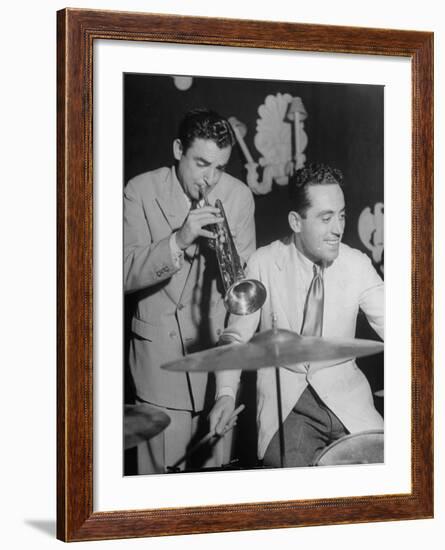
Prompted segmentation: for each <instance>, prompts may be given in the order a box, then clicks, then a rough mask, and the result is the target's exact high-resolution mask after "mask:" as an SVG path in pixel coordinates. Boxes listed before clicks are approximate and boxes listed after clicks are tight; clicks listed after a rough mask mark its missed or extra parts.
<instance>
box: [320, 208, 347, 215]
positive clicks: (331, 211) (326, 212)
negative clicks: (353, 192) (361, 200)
mask: <svg viewBox="0 0 445 550" xmlns="http://www.w3.org/2000/svg"><path fill="white" fill-rule="evenodd" d="M345 210H346V206H343V208H342V209H341V210H339V212H340V213H342V212H344V211H345ZM328 214H335V210H321V211H320V212H319V213H318V214H317V216H319V217H320V218H321V217H322V216H327V215H328Z"/></svg>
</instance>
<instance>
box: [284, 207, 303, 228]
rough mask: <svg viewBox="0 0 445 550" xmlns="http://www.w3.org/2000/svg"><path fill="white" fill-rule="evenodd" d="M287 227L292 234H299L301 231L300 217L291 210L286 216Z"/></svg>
mask: <svg viewBox="0 0 445 550" xmlns="http://www.w3.org/2000/svg"><path fill="white" fill-rule="evenodd" d="M287 219H288V221H289V227H290V228H291V229H292V231H293V232H294V233H300V231H301V216H300V214H299V213H298V212H295V210H291V211H290V212H289V216H288V218H287Z"/></svg>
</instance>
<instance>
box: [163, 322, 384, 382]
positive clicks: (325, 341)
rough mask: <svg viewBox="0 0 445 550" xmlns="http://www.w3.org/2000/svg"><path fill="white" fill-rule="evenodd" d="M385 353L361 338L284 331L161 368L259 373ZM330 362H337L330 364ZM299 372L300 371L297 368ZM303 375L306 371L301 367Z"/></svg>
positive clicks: (276, 330)
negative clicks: (266, 369) (260, 371)
mask: <svg viewBox="0 0 445 550" xmlns="http://www.w3.org/2000/svg"><path fill="white" fill-rule="evenodd" d="M381 351H383V343H382V342H376V341H374V340H362V339H358V338H348V339H344V338H342V339H340V338H318V337H313V336H300V335H299V334H297V333H295V332H291V331H289V330H284V329H271V330H267V331H265V332H261V333H259V334H256V335H255V336H254V337H253V338H252V339H251V340H250V342H248V343H247V344H229V345H226V346H220V347H216V348H212V349H209V350H205V351H200V352H197V353H191V354H190V355H187V356H186V357H184V358H182V359H179V360H177V361H171V362H170V363H166V364H164V365H162V367H161V368H163V369H166V370H169V371H177V372H217V371H220V370H247V371H252V370H258V369H261V368H264V367H284V366H290V365H295V364H298V363H311V366H312V367H313V368H314V369H315V368H326V367H329V366H333V365H334V364H338V363H340V362H342V361H346V360H348V359H351V358H354V357H364V356H366V355H373V354H375V353H380V352H381ZM326 361H334V363H332V364H326ZM296 370H298V368H297V369H296ZM301 372H306V371H305V369H304V368H303V367H301Z"/></svg>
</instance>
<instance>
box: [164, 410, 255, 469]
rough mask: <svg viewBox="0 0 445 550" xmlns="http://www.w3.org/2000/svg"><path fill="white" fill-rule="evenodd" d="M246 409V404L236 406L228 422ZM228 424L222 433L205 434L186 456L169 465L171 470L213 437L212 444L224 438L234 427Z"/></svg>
mask: <svg viewBox="0 0 445 550" xmlns="http://www.w3.org/2000/svg"><path fill="white" fill-rule="evenodd" d="M244 409H245V405H240V406H239V407H238V408H236V409H235V410H234V411H233V413H232V414H231V415H230V416H229V418H228V419H227V424H229V422H230V421H231V420H233V419H234V418H236V417H237V416H238V414H239V413H240V412H241V411H243V410H244ZM227 424H226V426H225V428H224V430H223V432H222V433H221V434H215V433H214V432H212V431H210V432H209V433H208V434H207V435H205V436H204V437H203V438H202V439H200V440H199V441H198V442H197V443H195V445H193V447H191V449H189V450H188V451H187V452H186V453H185V455H184V456H182V457H181V458H180V459H179V460H177V461H176V462H175V463H174V464H173V466H169V467H168V469H169V470H175V469H176V468H177V467H178V466H179V464H182V463H183V462H184V461H185V460H187V458H188V457H189V456H190V455H191V454H193V453H194V452H195V451H196V450H197V449H199V448H200V447H202V446H203V445H205V444H206V443H208V442H210V441H211V440H212V439H214V441H212V445H214V444H215V443H216V442H217V441H219V440H220V439H221V438H223V437H224V436H225V435H226V434H227V433H228V432H229V431H230V430H232V429H233V426H230V428H228V427H227Z"/></svg>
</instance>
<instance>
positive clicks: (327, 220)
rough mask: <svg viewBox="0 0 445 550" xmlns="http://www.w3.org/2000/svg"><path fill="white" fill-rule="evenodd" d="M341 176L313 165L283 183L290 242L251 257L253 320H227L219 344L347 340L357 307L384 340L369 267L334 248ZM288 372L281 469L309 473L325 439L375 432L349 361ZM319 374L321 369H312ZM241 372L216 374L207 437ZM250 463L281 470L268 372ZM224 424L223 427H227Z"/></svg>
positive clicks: (364, 387)
mask: <svg viewBox="0 0 445 550" xmlns="http://www.w3.org/2000/svg"><path fill="white" fill-rule="evenodd" d="M342 182H343V176H342V174H341V172H340V171H339V170H336V169H332V168H330V167H329V166H326V165H321V164H312V165H309V166H308V167H306V168H303V169H301V170H298V171H297V172H296V173H295V175H294V176H293V177H292V178H291V181H290V182H289V191H290V201H291V202H290V212H289V215H288V221H289V226H290V230H291V231H290V235H289V237H287V238H286V239H284V240H280V241H275V242H273V243H271V244H270V245H268V246H265V247H262V248H260V249H258V250H257V251H256V252H255V253H254V254H253V255H252V256H251V258H250V260H249V262H248V267H247V273H246V276H248V277H252V278H254V279H258V280H260V281H261V282H262V283H263V284H264V285H265V287H266V289H267V294H268V296H267V300H266V302H265V304H264V306H263V308H262V309H261V310H260V311H257V312H256V313H253V314H251V315H247V316H245V317H239V316H232V317H231V318H230V321H229V325H228V327H227V329H225V331H224V333H223V334H222V336H221V340H220V343H232V342H240V343H245V342H248V341H249V340H250V339H251V337H252V336H253V335H254V333H255V332H256V330H257V327H258V326H259V330H260V331H264V330H268V329H270V328H272V316H274V317H275V321H274V322H276V327H277V328H279V329H287V330H291V331H293V332H298V333H300V334H302V335H304V336H323V337H326V338H353V337H354V336H355V329H356V320H357V313H358V310H359V308H360V309H362V310H363V312H364V313H365V315H366V317H367V319H368V321H369V323H370V324H371V326H372V327H373V328H374V330H375V331H376V332H377V333H378V334H379V336H381V337H382V338H383V328H384V292H383V291H384V286H383V282H382V280H381V278H380V277H379V275H378V274H377V272H376V271H375V269H374V267H373V266H372V264H371V261H370V260H369V258H368V257H367V256H366V255H365V254H363V253H362V252H360V251H358V250H356V249H353V248H351V247H349V246H347V245H346V244H343V243H342V242H341V240H342V236H343V232H344V229H345V200H344V195H343V191H342ZM335 363H336V362H335V361H330V363H329V362H328V361H326V363H324V364H322V363H317V364H315V363H313V364H307V363H306V364H302V363H300V364H295V365H290V366H289V367H286V368H281V369H280V380H281V383H280V385H281V398H282V415H283V420H284V440H285V464H286V466H308V465H310V464H312V463H313V461H314V458H315V457H316V456H317V454H318V453H319V452H320V451H321V450H322V449H323V448H325V447H326V446H328V445H329V444H331V443H332V442H333V441H334V440H336V439H338V438H340V437H343V436H345V435H346V434H349V433H357V432H361V431H364V430H371V429H382V428H383V419H382V417H381V416H380V414H379V413H378V412H377V410H376V409H375V407H374V401H373V396H372V393H371V389H370V386H369V383H368V381H367V379H366V377H365V376H364V374H363V373H362V371H361V370H360V369H359V368H358V367H357V365H356V363H355V361H353V360H349V361H345V362H342V363H337V364H335ZM320 367H324V368H320ZM239 378H240V371H232V370H230V371H222V372H219V373H218V374H217V397H218V398H217V400H216V402H215V404H214V406H213V409H212V411H211V413H210V426H211V429H216V431H217V433H221V432H222V430H223V429H224V427H225V426H226V424H227V423H228V418H229V417H230V415H231V413H232V412H233V410H234V406H235V395H236V391H237V387H238V383H239ZM257 416H258V418H257V423H258V458H259V459H260V460H261V459H262V460H263V464H264V466H267V467H279V466H280V465H281V455H280V442H279V434H278V427H279V420H278V412H277V388H276V377H275V369H274V368H264V369H261V370H259V371H258V377H257ZM229 422H230V421H229Z"/></svg>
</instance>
